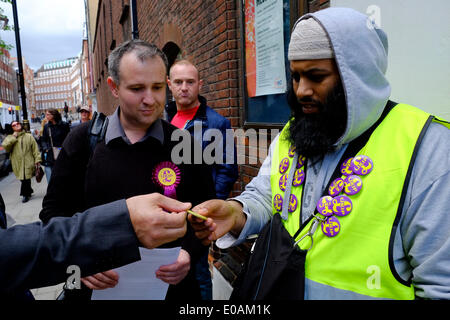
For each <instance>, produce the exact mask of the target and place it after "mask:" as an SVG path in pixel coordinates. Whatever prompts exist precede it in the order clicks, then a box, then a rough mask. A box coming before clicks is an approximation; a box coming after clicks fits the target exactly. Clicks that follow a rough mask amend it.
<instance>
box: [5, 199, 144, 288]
mask: <svg viewBox="0 0 450 320" xmlns="http://www.w3.org/2000/svg"><path fill="white" fill-rule="evenodd" d="M0 243H1V245H0V294H3V293H9V292H17V291H20V290H23V289H26V288H38V287H43V286H49V285H55V284H58V283H61V282H65V281H66V280H67V278H68V277H69V275H70V274H68V273H67V268H68V267H69V266H70V265H77V266H78V267H79V268H80V270H81V276H82V277H85V276H88V275H91V274H94V273H97V272H101V271H105V270H110V269H112V268H115V267H119V266H122V265H125V264H129V263H131V262H134V261H137V260H140V254H139V241H138V239H137V237H136V234H135V233H134V229H133V226H132V224H131V221H130V216H129V213H128V209H127V206H126V203H125V200H119V201H115V202H112V203H110V204H106V205H103V206H99V207H94V208H91V209H89V210H86V211H85V212H84V213H81V214H76V215H75V216H73V217H72V218H60V217H57V218H54V219H52V220H51V221H50V222H48V223H47V224H42V223H41V222H35V223H30V224H27V225H17V226H13V227H11V228H9V229H6V230H4V229H0Z"/></svg>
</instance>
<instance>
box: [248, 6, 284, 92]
mask: <svg viewBox="0 0 450 320" xmlns="http://www.w3.org/2000/svg"><path fill="white" fill-rule="evenodd" d="M284 56H285V54H284V39H283V0H247V1H245V60H246V75H247V93H248V96H249V97H257V96H263V95H270V94H278V93H284V92H285V90H286V73H285V64H284V63H285V62H284Z"/></svg>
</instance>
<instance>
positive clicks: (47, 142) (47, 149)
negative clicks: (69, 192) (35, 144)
mask: <svg viewBox="0 0 450 320" xmlns="http://www.w3.org/2000/svg"><path fill="white" fill-rule="evenodd" d="M45 117H46V119H47V123H46V124H45V125H44V129H43V130H42V139H41V146H42V151H43V156H42V157H43V159H42V160H43V165H44V166H45V175H46V177H47V182H48V183H50V178H51V175H52V168H53V166H54V164H55V161H56V158H57V157H58V154H57V153H59V151H57V150H59V149H61V147H62V145H63V142H64V139H65V138H66V137H67V135H68V134H69V131H70V127H69V125H68V124H67V123H66V122H64V121H62V118H61V114H60V113H59V111H58V110H56V109H48V110H47V112H46V113H45Z"/></svg>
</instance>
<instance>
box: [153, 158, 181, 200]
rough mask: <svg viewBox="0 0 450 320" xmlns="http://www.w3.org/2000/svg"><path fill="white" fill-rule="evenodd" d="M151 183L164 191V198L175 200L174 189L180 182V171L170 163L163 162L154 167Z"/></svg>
mask: <svg viewBox="0 0 450 320" xmlns="http://www.w3.org/2000/svg"><path fill="white" fill-rule="evenodd" d="M152 177H153V182H154V183H156V184H157V185H159V186H160V187H162V188H163V190H164V195H165V196H166V197H169V198H172V199H176V198H177V192H176V188H177V187H178V185H179V184H180V181H181V171H180V169H179V168H178V167H177V166H176V165H175V164H174V163H172V162H170V161H164V162H161V163H159V164H157V165H156V166H155V168H154V169H153V173H152Z"/></svg>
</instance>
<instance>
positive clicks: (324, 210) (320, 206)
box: [316, 196, 333, 217]
mask: <svg viewBox="0 0 450 320" xmlns="http://www.w3.org/2000/svg"><path fill="white" fill-rule="evenodd" d="M332 201H333V198H332V197H330V196H323V197H322V198H320V199H319V201H317V206H316V208H317V211H319V213H320V214H321V215H323V216H325V217H329V216H331V215H333V202H332Z"/></svg>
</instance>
